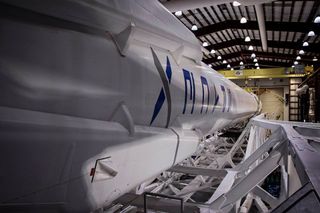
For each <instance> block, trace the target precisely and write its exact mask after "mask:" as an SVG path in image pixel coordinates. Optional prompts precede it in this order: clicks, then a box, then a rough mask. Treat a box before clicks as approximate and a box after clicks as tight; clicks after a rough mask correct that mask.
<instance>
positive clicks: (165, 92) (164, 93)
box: [150, 48, 172, 128]
mask: <svg viewBox="0 0 320 213" xmlns="http://www.w3.org/2000/svg"><path fill="white" fill-rule="evenodd" d="M151 52H152V56H153V61H154V65H155V66H156V68H157V70H158V72H159V75H160V78H161V81H162V84H163V87H162V88H161V90H160V93H159V96H158V99H157V102H156V104H155V106H154V110H153V115H152V119H151V122H150V125H151V124H152V123H153V121H154V120H155V119H156V117H157V116H158V114H159V112H160V110H161V108H162V106H163V103H164V102H165V100H167V105H168V112H167V121H166V128H167V127H168V126H169V122H170V117H171V95H170V88H169V84H170V83H171V77H172V70H171V65H170V61H169V58H168V56H167V65H166V71H164V69H163V68H162V66H161V63H160V61H159V58H158V57H157V55H156V53H155V52H154V50H153V49H152V48H151Z"/></svg>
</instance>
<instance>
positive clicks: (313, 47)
mask: <svg viewBox="0 0 320 213" xmlns="http://www.w3.org/2000/svg"><path fill="white" fill-rule="evenodd" d="M237 45H240V46H241V45H246V46H249V45H252V46H256V47H259V46H260V47H261V42H260V40H255V39H252V40H251V41H250V42H245V41H244V39H233V40H229V41H225V42H221V43H217V44H213V45H209V46H208V47H206V48H207V49H208V50H209V51H210V50H211V49H214V50H216V51H219V50H220V49H224V48H229V47H232V46H237ZM268 46H269V47H273V48H285V49H293V50H301V49H303V50H304V51H305V52H313V53H320V44H319V43H310V45H309V46H308V47H302V44H300V43H297V42H284V41H268Z"/></svg>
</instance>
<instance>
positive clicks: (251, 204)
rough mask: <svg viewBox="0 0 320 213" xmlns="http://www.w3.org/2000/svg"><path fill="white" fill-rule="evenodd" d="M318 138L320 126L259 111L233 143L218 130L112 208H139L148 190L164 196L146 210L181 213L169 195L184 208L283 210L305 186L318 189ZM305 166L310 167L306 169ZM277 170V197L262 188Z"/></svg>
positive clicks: (203, 210) (204, 210) (204, 212)
mask: <svg viewBox="0 0 320 213" xmlns="http://www.w3.org/2000/svg"><path fill="white" fill-rule="evenodd" d="M319 137H320V126H319V125H318V124H311V123H298V122H281V121H268V120H265V119H264V116H263V115H260V116H258V117H256V118H253V119H251V120H250V122H249V123H248V124H247V126H246V127H245V129H244V131H243V132H242V133H241V135H240V136H239V138H238V139H237V140H236V141H234V140H233V139H232V138H225V137H220V136H219V134H216V135H214V136H213V137H211V138H209V139H206V140H204V141H203V142H202V143H201V145H200V146H199V149H198V151H197V152H196V153H195V154H194V155H193V156H192V157H190V158H188V159H186V160H185V161H183V162H182V163H180V164H179V165H176V166H174V167H172V168H171V169H169V170H168V171H164V172H163V173H162V174H161V175H160V176H158V177H157V178H156V179H155V180H150V181H148V182H145V183H143V184H141V185H140V186H139V187H137V190H136V191H135V193H132V194H127V195H125V196H123V197H122V198H120V199H119V200H117V201H116V202H115V203H117V205H114V206H113V208H115V207H116V206H117V207H118V208H117V210H116V211H118V212H139V209H142V208H143V207H145V208H146V206H144V204H145V201H146V200H143V199H142V197H143V194H144V193H146V192H148V193H151V194H152V195H156V194H159V195H161V196H162V198H160V197H154V198H152V199H151V198H147V199H151V200H148V206H147V208H148V209H149V210H148V212H159V211H161V212H180V208H181V206H180V204H179V200H173V199H170V196H171V198H180V199H181V200H182V201H183V207H182V209H183V212H201V213H211V212H242V213H244V212H249V210H250V209H251V210H252V209H253V208H254V210H255V211H256V212H269V211H272V210H275V209H281V206H282V205H283V203H286V201H287V200H288V198H289V197H290V196H292V195H293V194H294V193H295V192H297V191H299V190H300V189H302V188H303V186H304V185H305V184H308V183H312V187H311V190H314V191H315V192H316V193H318V187H317V186H318V182H319V181H318V178H314V177H315V175H317V174H320V167H319V168H318V167H315V165H314V163H316V162H317V161H319V159H320V155H319V152H318V151H320V146H318V144H320V138H319ZM310 141H313V143H310ZM318 141H319V142H318ZM309 167H310V168H313V170H307V168H309ZM276 170H277V171H279V172H278V173H279V176H280V181H279V187H280V188H279V194H278V195H274V194H272V193H271V192H270V191H268V190H267V189H266V187H264V183H265V182H266V181H265V180H266V178H267V177H268V176H269V175H270V174H271V173H273V172H274V171H276ZM312 181H313V182H312ZM319 188H320V187H319ZM164 195H166V196H168V197H167V198H163V196H164ZM145 199H146V197H145ZM282 210H283V209H282ZM250 212H251V211H250Z"/></svg>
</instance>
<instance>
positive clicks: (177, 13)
mask: <svg viewBox="0 0 320 213" xmlns="http://www.w3.org/2000/svg"><path fill="white" fill-rule="evenodd" d="M174 14H175V15H176V16H182V11H180V10H179V11H176V12H175V13H174Z"/></svg>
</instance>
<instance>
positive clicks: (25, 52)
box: [0, 0, 260, 212]
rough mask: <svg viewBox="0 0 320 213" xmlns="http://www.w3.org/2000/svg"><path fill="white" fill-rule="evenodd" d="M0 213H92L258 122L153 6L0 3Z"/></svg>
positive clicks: (248, 104)
mask: <svg viewBox="0 0 320 213" xmlns="http://www.w3.org/2000/svg"><path fill="white" fill-rule="evenodd" d="M0 16H1V20H0V35H1V36H0V44H1V45H0V46H1V48H0V91H1V92H0V126H1V128H0V140H1V142H0V169H1V173H0V189H1V193H0V211H1V212H15V211H16V212H21V211H23V212H28V211H29V212H89V211H94V210H97V209H99V208H101V207H103V206H106V205H108V204H110V203H111V202H112V201H114V200H115V199H117V198H118V197H120V196H121V195H123V194H124V193H126V192H128V191H129V190H131V189H132V188H134V187H136V186H137V185H139V184H140V183H142V182H143V181H145V180H149V179H151V178H153V177H156V176H157V175H159V174H160V173H161V172H162V171H164V170H166V169H168V168H170V167H172V166H173V165H175V164H177V163H179V162H181V161H182V160H184V159H185V158H187V157H189V156H190V155H192V154H193V153H194V152H195V151H196V150H197V147H198V144H199V142H200V141H201V140H202V139H203V138H204V137H205V136H207V135H209V134H212V133H213V132H214V131H216V130H219V129H221V128H225V127H227V126H228V125H231V124H234V123H236V122H238V121H241V120H243V119H247V118H249V117H251V116H253V115H254V114H255V113H257V112H258V111H259V107H260V106H259V102H258V100H257V99H256V97H255V96H254V95H252V94H249V93H247V92H245V91H244V90H242V89H241V88H239V87H238V86H237V85H235V84H234V83H232V82H231V81H229V80H227V79H225V78H224V77H223V76H222V75H220V74H218V73H217V72H215V71H214V70H212V69H211V68H209V67H208V66H206V65H205V64H203V63H202V62H201V58H202V54H203V52H202V51H203V50H202V47H201V45H200V44H199V42H198V40H197V39H196V38H195V36H194V35H193V34H192V33H191V32H190V31H189V30H188V29H187V28H186V27H185V26H183V25H182V24H181V23H180V22H179V21H178V20H176V19H175V17H174V16H173V15H172V14H171V13H170V12H168V11H167V10H166V9H165V8H164V7H163V6H162V5H161V4H160V3H159V2H158V1H155V0H153V1H150V0H108V1H102V0H92V1H88V0H81V1H79V0H58V1H51V0H29V1H24V0H1V1H0Z"/></svg>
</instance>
